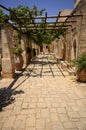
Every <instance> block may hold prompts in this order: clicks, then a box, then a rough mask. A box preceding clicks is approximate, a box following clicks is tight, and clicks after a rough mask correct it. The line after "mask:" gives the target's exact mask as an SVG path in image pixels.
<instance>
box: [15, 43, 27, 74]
mask: <svg viewBox="0 0 86 130" xmlns="http://www.w3.org/2000/svg"><path fill="white" fill-rule="evenodd" d="M22 52H23V50H22V49H21V48H20V47H19V45H18V44H17V45H15V47H14V48H13V54H14V62H15V69H16V70H17V71H20V70H21V69H22V67H23V63H24V61H23V57H22V55H21V54H22Z"/></svg>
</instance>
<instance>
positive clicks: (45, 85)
mask: <svg viewBox="0 0 86 130" xmlns="http://www.w3.org/2000/svg"><path fill="white" fill-rule="evenodd" d="M75 81H76V80H75ZM75 81H73V80H70V76H69V74H68V72H67V71H63V70H62V69H61V68H60V66H59V65H58V64H57V62H56V60H55V59H54V57H53V55H52V54H51V55H48V54H47V55H46V54H45V55H43V54H41V55H39V56H37V57H36V58H35V59H33V60H32V61H31V63H30V64H29V65H28V66H27V67H26V69H24V70H23V71H22V72H21V73H20V74H19V72H18V73H17V74H16V78H15V79H2V80H0V105H1V106H0V109H1V111H0V130H86V84H83V83H75Z"/></svg>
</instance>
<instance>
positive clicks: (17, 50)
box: [13, 45, 23, 55]
mask: <svg viewBox="0 0 86 130" xmlns="http://www.w3.org/2000/svg"><path fill="white" fill-rule="evenodd" d="M22 52H23V50H22V49H21V48H20V47H18V45H16V46H15V47H14V48H13V54H15V55H20V54H21V53H22Z"/></svg>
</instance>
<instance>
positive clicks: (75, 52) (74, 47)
mask: <svg viewBox="0 0 86 130" xmlns="http://www.w3.org/2000/svg"><path fill="white" fill-rule="evenodd" d="M73 56H74V59H76V57H77V44H76V40H74V42H73Z"/></svg>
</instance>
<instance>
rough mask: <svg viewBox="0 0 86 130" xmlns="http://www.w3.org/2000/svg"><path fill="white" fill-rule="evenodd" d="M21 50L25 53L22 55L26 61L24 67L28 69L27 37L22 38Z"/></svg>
mask: <svg viewBox="0 0 86 130" xmlns="http://www.w3.org/2000/svg"><path fill="white" fill-rule="evenodd" d="M21 48H22V50H23V53H22V56H23V60H24V66H23V67H26V65H27V63H28V60H27V45H26V36H25V35H22V36H21Z"/></svg>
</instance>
